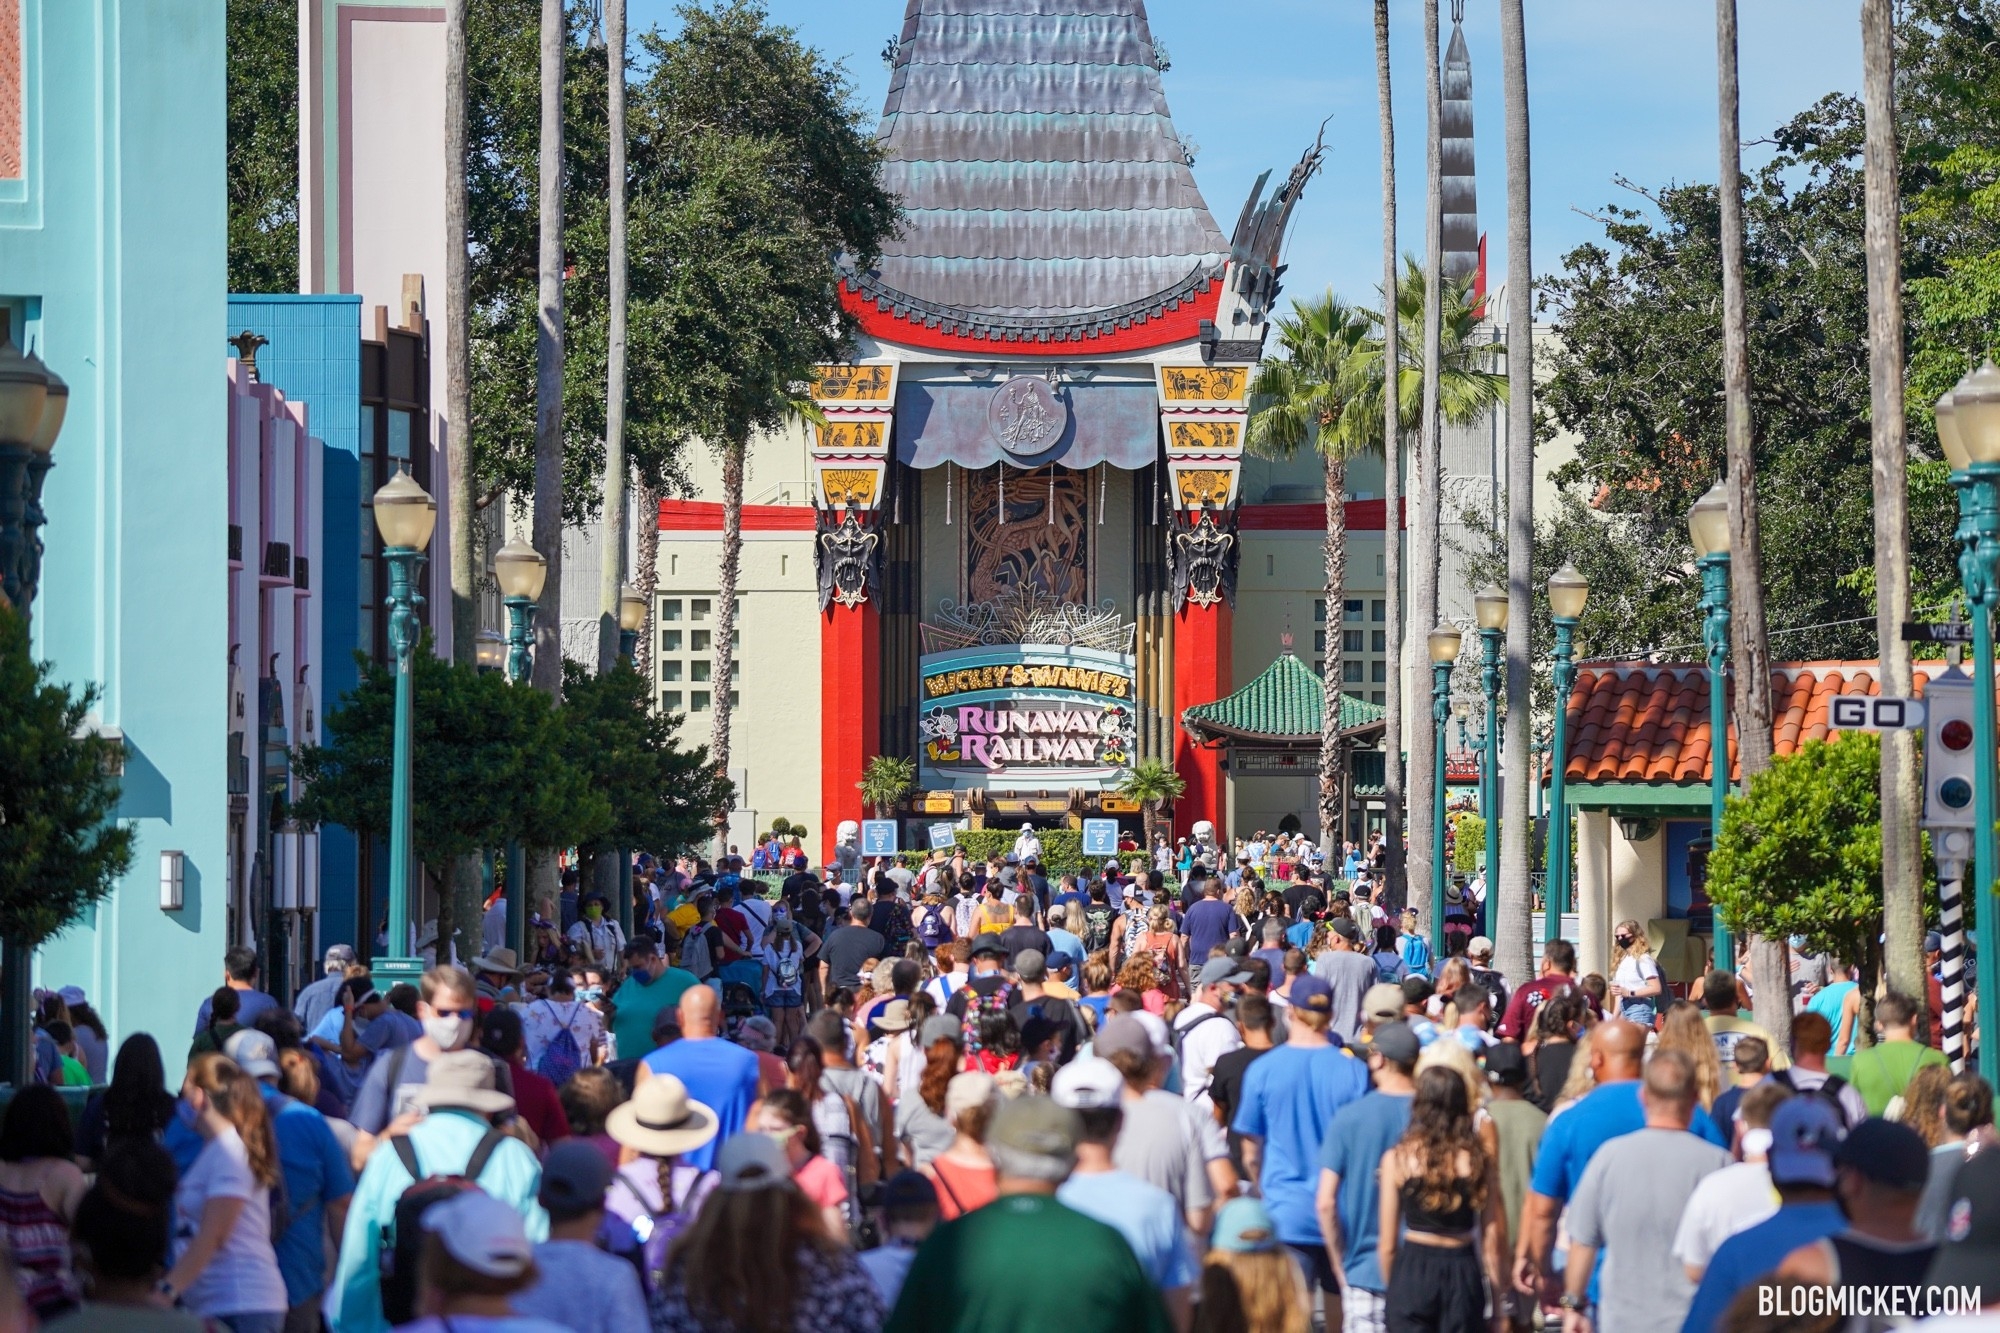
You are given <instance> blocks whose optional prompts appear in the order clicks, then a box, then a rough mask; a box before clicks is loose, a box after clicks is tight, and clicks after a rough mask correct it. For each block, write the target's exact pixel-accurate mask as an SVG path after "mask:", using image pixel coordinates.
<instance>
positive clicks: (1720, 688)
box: [1688, 481, 1736, 972]
mask: <svg viewBox="0 0 2000 1333" xmlns="http://www.w3.org/2000/svg"><path fill="white" fill-rule="evenodd" d="M1688 536H1689V538H1691V539H1692V540H1693V542H1694V553H1695V556H1696V559H1695V567H1696V568H1698V569H1699V570H1701V610H1702V614H1703V620H1702V628H1701V637H1702V643H1703V644H1704V645H1705V646H1706V647H1707V649H1708V735H1709V744H1708V771H1709V782H1708V849H1709V855H1710V856H1713V855H1714V854H1715V848H1716V845H1717V844H1718V843H1719V842H1720V841H1721V839H1722V806H1723V802H1724V801H1725V800H1726V799H1728V796H1729V493H1728V491H1726V490H1724V489H1723V485H1722V483H1721V482H1720V481H1718V482H1716V483H1715V485H1713V486H1711V487H1709V488H1708V492H1707V494H1705V495H1703V496H1702V497H1701V499H1699V500H1696V501H1695V502H1694V507H1693V508H1692V509H1690V510H1688ZM1710 910H1711V912H1712V915H1713V920H1714V922H1715V966H1716V967H1717V968H1718V969H1719V970H1721V971H1724V972H1734V971H1735V970H1736V939H1735V936H1734V935H1732V934H1731V933H1730V930H1729V923H1728V922H1727V921H1725V920H1723V917H1722V912H1721V911H1720V909H1716V908H1713V907H1711V909H1710Z"/></svg>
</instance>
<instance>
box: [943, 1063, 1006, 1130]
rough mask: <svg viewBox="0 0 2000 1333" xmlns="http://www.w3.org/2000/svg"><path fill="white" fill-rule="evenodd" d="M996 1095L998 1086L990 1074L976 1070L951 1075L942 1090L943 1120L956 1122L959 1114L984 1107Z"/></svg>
mask: <svg viewBox="0 0 2000 1333" xmlns="http://www.w3.org/2000/svg"><path fill="white" fill-rule="evenodd" d="M998 1095H999V1089H998V1085H996V1084H995V1083H994V1081H993V1075H991V1074H988V1073H984V1072H982V1071H980V1070H977V1069H974V1070H968V1071H967V1072H965V1073H963V1074H953V1075H952V1076H951V1082H950V1083H947V1084H946V1085H945V1089H944V1118H945V1119H946V1120H956V1119H958V1117H959V1113H960V1112H962V1111H970V1110H971V1109H973V1108H974V1107H975V1106H985V1105H986V1104H987V1103H989V1102H991V1101H992V1100H993V1099H994V1098H995V1097H996V1096H998Z"/></svg>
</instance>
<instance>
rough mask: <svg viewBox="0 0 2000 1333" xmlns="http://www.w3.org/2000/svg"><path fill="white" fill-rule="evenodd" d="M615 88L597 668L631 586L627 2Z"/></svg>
mask: <svg viewBox="0 0 2000 1333" xmlns="http://www.w3.org/2000/svg"><path fill="white" fill-rule="evenodd" d="M604 38H605V73H606V83H607V84H608V85H609V88H610V104H611V105H610V121H611V126H610V129H611V170H610V180H609V182H608V186H609V188H608V190H607V195H608V212H609V213H610V218H609V226H608V231H609V242H610V245H609V248H610V251H611V253H610V265H609V270H610V271H609V275H608V276H609V278H610V285H611V309H610V311H609V312H608V314H607V316H606V325H607V327H606V330H605V350H604V363H605V370H604V559H603V562H602V572H601V574H600V576H599V578H598V583H597V669H598V670H599V671H609V670H611V669H612V668H613V667H614V666H616V665H617V664H618V595H619V593H620V592H622V591H623V590H624V585H625V524H626V513H625V497H626V494H627V492H626V482H627V478H626V475H625V473H626V467H625V275H626V263H625V259H626V256H625V0H605V3H604Z"/></svg>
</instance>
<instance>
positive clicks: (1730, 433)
mask: <svg viewBox="0 0 2000 1333" xmlns="http://www.w3.org/2000/svg"><path fill="white" fill-rule="evenodd" d="M1715 56H1716V61H1715V63H1716V103H1717V112H1718V115H1717V123H1718V132H1719V136H1720V147H1721V172H1720V175H1719V177H1718V180H1717V188H1718V190H1719V192H1720V194H1721V201H1722V402H1723V418H1724V434H1725V436H1726V438H1727V456H1728V466H1729V548H1730V588H1729V611H1730V620H1731V624H1730V628H1731V630H1732V634H1733V641H1732V643H1731V645H1730V648H1731V652H1730V665H1731V666H1732V667H1733V668H1734V671H1735V676H1736V733H1737V736H1736V749H1737V756H1738V762H1739V764H1740V766H1741V768H1742V773H1743V780H1744V781H1745V782H1748V781H1749V780H1750V779H1751V778H1752V777H1754V776H1755V775H1756V774H1759V773H1762V772H1763V771H1764V770H1765V769H1767V768H1769V767H1770V766H1771V748H1772V742H1771V644H1770V639H1769V636H1768V634H1767V632H1766V626H1765V620H1764V560H1763V556H1762V554H1761V551H1760V547H1759V538H1758V528H1757V462H1756V458H1755V456H1754V454H1753V453H1752V442H1753V433H1752V430H1751V422H1750V325H1749V316H1748V313H1747V310H1746V296H1745V292H1744V275H1743V158H1742V152H1743V150H1742V143H1741V139H1740V134H1741V125H1740V112H1739V107H1738V95H1737V82H1736V79H1737V72H1736V0H1715ZM1726 754H1727V750H1726V748H1725V747H1721V746H1718V747H1717V757H1718V759H1721V758H1723V757H1724V756H1725V755H1726ZM1731 964H1732V960H1730V959H1727V958H1718V959H1717V960H1716V964H1715V965H1716V966H1717V967H1720V968H1728V967H1730V966H1731ZM1750 968H1751V977H1752V980H1753V981H1754V982H1755V984H1756V987H1757V991H1756V997H1755V1012H1756V1016H1757V1021H1758V1023H1760V1024H1761V1025H1762V1026H1763V1027H1764V1029H1765V1031H1767V1032H1769V1033H1770V1034H1771V1036H1772V1037H1773V1038H1774V1039H1775V1040H1776V1041H1778V1042H1779V1044H1780V1046H1781V1047H1783V1046H1788V1045H1789V1044H1790V1040H1791V1031H1792V1001H1791V987H1790V976H1791V971H1790V961H1789V959H1787V957H1786V956H1785V944H1784V941H1782V940H1771V939H1766V938H1764V937H1763V936H1761V935H1753V936H1752V937H1751V938H1750Z"/></svg>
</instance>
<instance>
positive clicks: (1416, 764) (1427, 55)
mask: <svg viewBox="0 0 2000 1333" xmlns="http://www.w3.org/2000/svg"><path fill="white" fill-rule="evenodd" d="M1424 108H1425V112H1426V124H1427V127H1428V134H1427V136H1426V142H1425V148H1426V151H1425V154H1424V165H1425V171H1424V176H1425V185H1426V189H1425V207H1424V268H1423V272H1424V275H1425V277H1426V278H1427V279H1428V281H1426V282H1425V284H1424V287H1423V290H1424V291H1425V292H1427V293H1429V299H1428V300H1426V301H1425V303H1424V319H1423V325H1422V338H1421V341H1419V342H1418V343H1417V347H1418V348H1419V349H1420V351H1419V357H1420V359H1419V362H1418V364H1419V365H1421V366H1422V367H1423V373H1422V375H1421V377H1420V387H1421V389H1422V395H1421V403H1422V409H1421V413H1420V415H1419V417H1418V428H1417V453H1416V460H1415V465H1414V466H1413V467H1412V468H1411V469H1410V473H1411V476H1410V481H1411V489H1412V490H1414V491H1415V492H1416V497H1417V513H1416V518H1415V521H1414V522H1412V523H1411V525H1410V549H1411V551H1413V552H1418V553H1420V554H1419V555H1418V560H1417V566H1416V570H1415V578H1414V579H1413V580H1412V581H1411V586H1410V623H1411V625H1412V627H1413V628H1414V630H1415V633H1414V634H1412V635H1411V636H1410V637H1411V638H1412V639H1414V640H1415V641H1416V642H1417V643H1422V642H1424V636H1425V635H1427V634H1429V633H1430V632H1431V630H1432V629H1433V628H1435V627H1436V625H1437V621H1438V550H1439V540H1438V535H1439V517H1440V511H1441V508H1442V503H1443V491H1442V488H1441V486H1440V484H1439V483H1440V482H1442V481H1443V478H1442V477H1440V476H1439V475H1438V471H1439V467H1438V465H1439V463H1440V461H1441V457H1442V453H1443V450H1442V448H1441V447H1440V446H1441V444H1442V441H1441V439H1440V435H1439V431H1440V427H1439V424H1438V411H1439V399H1438V397H1437V386H1438V380H1439V368H1440V366H1441V365H1442V355H1441V351H1440V348H1439V346H1438V339H1439V337H1440V328H1441V324H1440V320H1441V318H1442V312H1441V309H1440V307H1439V305H1438V298H1439V297H1440V296H1441V295H1442V294H1443V286H1444V284H1443V281H1442V280H1443V276H1444V139H1443V129H1442V120H1443V116H1444V90H1443V87H1442V85H1441V83H1440V75H1439V71H1438V0H1424ZM1396 308H1397V309H1398V310H1400V309H1401V308H1402V306H1401V302H1400V301H1399V302H1398V303H1397V307H1396ZM1418 679H1419V680H1421V679H1422V677H1421V676H1419V677H1418ZM1419 699H1420V706H1418V707H1416V708H1413V709H1411V710H1410V812H1411V814H1412V816H1413V818H1412V819H1411V821H1410V822H1411V827H1412V830H1413V836H1412V837H1411V838H1410V878H1411V879H1412V880H1413V881H1415V883H1416V884H1417V885H1418V886H1419V888H1418V891H1417V892H1416V893H1413V894H1412V895H1411V897H1412V899H1413V900H1415V901H1419V902H1422V903H1424V904H1425V907H1424V908H1423V909H1422V910H1423V914H1424V918H1425V920H1426V922H1427V923H1429V914H1430V906H1429V903H1430V899H1429V896H1428V895H1427V894H1426V893H1424V892H1423V889H1422V886H1424V885H1427V884H1428V883H1429V882H1430V880H1431V876H1432V874H1433V870H1434V867H1435V866H1436V864H1437V860H1436V858H1438V857H1441V856H1443V855H1444V848H1442V847H1433V846H1432V845H1431V841H1432V839H1431V819H1430V812H1431V808H1432V804H1433V803H1434V802H1435V801H1436V800H1437V798H1438V796H1439V794H1440V793H1439V790H1438V785H1439V784H1440V783H1442V782H1443V781H1444V775H1443V774H1442V773H1439V772H1438V771H1437V755H1436V746H1437V723H1436V721H1435V720H1434V719H1433V718H1432V716H1431V710H1430V709H1429V708H1428V707H1424V706H1421V696H1419ZM1429 924H1430V926H1431V929H1432V930H1433V931H1435V929H1436V925H1435V923H1429Z"/></svg>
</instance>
